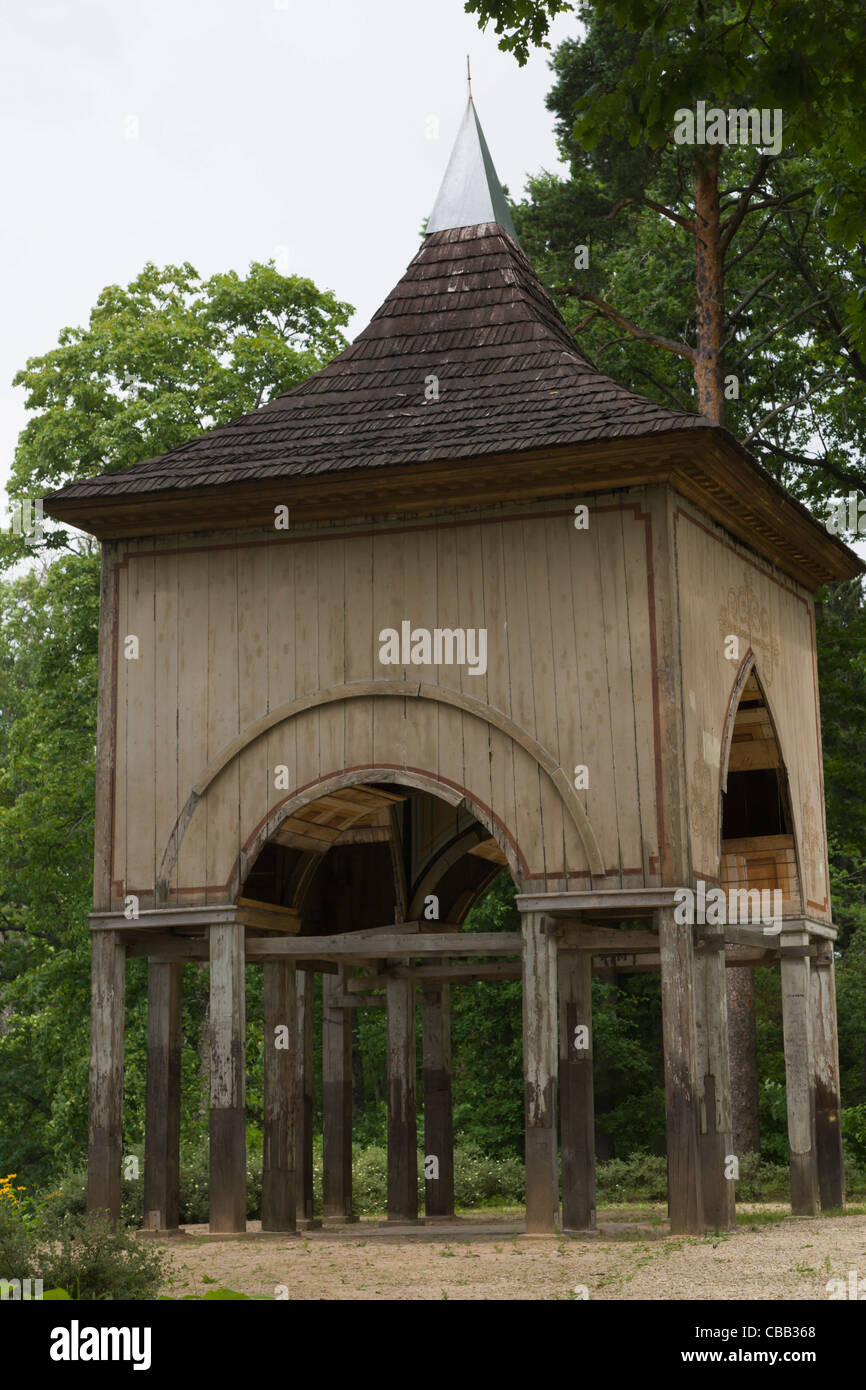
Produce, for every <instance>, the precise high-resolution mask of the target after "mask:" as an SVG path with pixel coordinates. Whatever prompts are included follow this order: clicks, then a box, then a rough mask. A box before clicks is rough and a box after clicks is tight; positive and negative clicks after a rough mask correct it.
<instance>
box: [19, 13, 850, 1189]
mask: <svg viewBox="0 0 866 1390" xmlns="http://www.w3.org/2000/svg"><path fill="white" fill-rule="evenodd" d="M564 8H568V7H567V6H565V5H563V4H561V3H559V0H550V2H549V3H547V4H543V3H530V0H525V2H524V0H518V3H493V2H492V0H491V3H487V0H469V3H468V4H467V9H469V10H470V11H473V12H476V13H477V14H478V17H479V21H480V22H482V23H492V24H493V25H495V26H496V30H497V33H499V34H501V35H502V44H503V45H504V46H506V47H508V48H510V49H511V50H512V51H513V52H514V53H515V55H516V58H517V60H518V61H520V59H521V57H525V54H526V52H527V50H528V48H529V46H531V45H534V44H538V43H541V42H543V41H544V36H545V33H546V25H547V21H548V20H549V18H550V17H551V16H552V15H555V14H556V13H557V12H558V11H561V10H562V9H564ZM782 11H784V15H782V13H781V12H782ZM578 17H579V19H580V20H581V23H582V28H578V25H577V24H575V37H574V38H573V39H570V40H567V41H566V42H565V43H563V44H561V45H560V46H559V47H558V48H557V49H556V50H555V52H554V53H553V55H552V63H551V69H552V88H551V92H550V95H549V98H548V108H549V110H550V112H551V115H552V118H553V120H554V122H555V127H556V133H557V138H558V142H559V147H560V152H561V158H562V159H563V161H564V162H565V163H566V165H567V166H568V169H569V175H568V177H555V176H551V175H549V174H547V173H544V172H540V173H539V174H538V175H537V176H535V177H533V178H532V179H530V181H529V183H528V185H527V188H526V191H525V194H524V197H523V198H522V200H521V201H519V202H515V203H512V208H513V215H514V221H515V225H516V228H517V232H518V235H519V237H520V240H521V244H522V246H523V248H524V250H525V251H526V253H527V255H528V256H529V258H530V260H531V261H532V262H533V264H534V266H535V268H536V270H537V271H538V273H539V274H540V275H541V277H542V279H543V280H544V282H545V283H546V285H547V286H548V288H549V290H550V291H551V293H552V294H553V295H554V297H555V299H556V301H557V303H558V304H559V306H560V308H561V311H562V313H563V315H564V317H565V319H566V322H567V323H568V325H569V327H570V328H572V329H573V330H574V331H575V333H576V334H577V337H578V339H579V341H580V343H581V346H582V347H583V348H584V349H585V350H586V351H587V352H588V354H589V355H590V357H591V358H592V359H593V361H594V362H595V363H596V364H597V365H598V366H599V367H600V368H601V369H602V370H604V371H605V372H607V373H609V374H610V375H612V376H613V377H614V378H615V379H616V380H618V381H620V382H622V383H623V384H625V385H627V386H630V387H632V388H633V389H635V390H637V391H639V392H641V393H642V394H644V395H646V396H649V397H651V398H652V399H655V400H657V401H659V402H662V403H665V404H673V405H676V406H678V407H680V408H683V409H697V408H698V406H699V404H700V405H701V408H703V409H704V410H713V409H715V411H716V416H715V418H719V419H723V420H725V422H726V424H727V427H728V428H729V429H730V430H731V431H732V432H733V433H734V434H735V435H737V436H738V437H739V438H740V439H742V440H744V441H746V442H747V443H748V445H749V448H750V449H751V450H752V451H753V452H754V453H755V455H756V456H757V457H758V458H759V459H760V461H761V462H762V463H763V464H764V465H765V467H766V468H768V469H769V470H770V472H771V473H773V474H774V476H776V477H777V478H779V479H780V480H781V481H783V482H784V483H785V485H786V486H787V487H788V488H789V489H790V490H791V491H792V492H793V493H794V494H795V495H796V496H798V497H799V498H800V499H801V500H802V501H803V502H804V503H805V504H806V505H807V506H809V507H810V508H811V509H812V511H813V513H814V514H815V515H816V516H818V517H819V518H821V519H825V518H827V517H830V516H832V515H834V514H835V509H836V507H837V505H838V503H839V501H840V500H841V499H844V498H847V497H848V496H851V495H853V496H854V497H855V499H860V498H864V497H866V462H864V454H863V441H864V438H866V211H864V209H866V197H864V188H866V170H864V163H866V109H864V108H866V97H864V95H863V90H862V83H861V82H860V75H861V74H862V71H863V70H864V60H866V52H864V49H866V31H864V15H863V10H862V7H861V6H860V5H859V4H855V5H851V4H850V3H846V4H844V5H837V4H834V3H832V2H831V3H828V4H824V5H821V6H820V7H817V6H815V7H812V6H809V5H800V4H797V3H792V4H789V5H787V6H783V7H777V6H776V5H774V4H773V3H771V0H765V3H763V4H761V3H755V4H751V3H732V4H727V3H726V4H722V5H718V6H714V7H713V8H712V12H711V14H710V15H709V16H708V15H707V14H706V13H705V10H704V7H703V6H702V5H700V4H698V5H695V4H692V3H673V4H661V3H631V2H630V0H618V2H617V3H615V4H614V3H607V0H604V2H603V3H596V4H593V5H582V6H580V7H578ZM698 99H705V100H707V102H708V104H709V105H712V104H714V103H715V102H718V104H719V105H721V106H724V107H729V106H732V105H736V106H744V107H747V106H758V107H767V106H769V107H771V108H777V107H778V108H779V109H781V110H783V111H784V113H785V140H784V143H783V146H782V149H781V151H780V152H779V154H778V155H768V154H766V153H761V152H760V151H758V150H756V149H754V148H751V147H743V146H728V147H726V148H724V149H723V150H721V151H718V150H717V151H716V156H717V157H716V158H715V160H714V162H713V163H712V165H711V167H710V168H709V171H708V169H707V166H706V164H704V165H700V164H699V163H698V162H697V161H696V156H695V152H694V151H693V150H688V149H685V148H683V147H680V146H676V145H675V144H674V143H673V141H672V140H671V138H670V133H671V130H672V120H671V117H672V113H673V110H674V109H675V108H677V107H683V106H694V103H695V101H696V100H698ZM707 178H709V179H710V182H711V185H712V186H711V187H710V197H711V200H712V196H713V189H714V190H715V198H716V204H717V223H718V228H719V229H720V234H719V236H718V237H717V238H716V246H715V250H716V253H717V254H716V256H715V263H714V264H713V265H711V266H709V271H711V272H712V274H713V275H714V276H715V282H714V283H715V288H716V291H717V292H716V293H715V295H714V302H716V303H718V300H719V294H721V307H720V310H719V314H717V315H715V317H714V318H713V316H710V317H708V315H707V310H706V302H705V300H704V301H702V284H703V286H704V288H705V285H706V277H705V276H704V279H703V281H702V275H701V269H702V268H701V257H700V254H699V255H698V257H697V271H698V273H697V278H696V256H695V222H696V219H697V220H699V219H700V216H701V207H702V206H704V205H705V204H702V202H701V200H702V199H704V200H705V199H706V197H707V186H706V184H707ZM713 181H714V182H713ZM730 228H732V229H733V230H731V232H730V235H729V236H728V235H727V230H728V229H730ZM578 246H585V247H586V248H587V250H588V256H587V257H586V258H583V259H584V260H585V261H586V263H585V264H581V266H580V268H578V265H577V261H579V260H580V259H581V258H579V257H576V255H575V248H576V247H578ZM703 270H704V272H706V271H707V266H706V265H705V266H704V267H703ZM350 314H351V307H350V305H349V304H347V303H344V302H342V301H340V300H338V299H336V298H335V296H334V295H333V294H331V293H330V292H328V291H321V290H319V289H318V288H317V287H316V286H315V285H314V284H312V283H311V282H310V281H309V280H305V279H303V278H301V277H297V276H291V275H283V274H280V273H279V272H278V271H277V269H276V267H275V266H274V264H273V263H270V264H266V265H263V264H258V263H253V264H252V265H251V266H250V268H249V270H248V272H247V273H246V274H245V275H240V274H238V273H237V272H234V271H230V272H227V273H226V274H223V275H218V276H214V277H212V278H210V279H209V280H206V281H203V280H202V279H201V278H200V277H199V276H198V274H197V273H196V271H195V270H194V268H193V267H192V266H191V265H189V264H184V265H180V266H164V267H157V266H155V265H150V264H149V265H147V266H145V267H144V269H143V270H142V272H141V274H140V275H139V276H138V277H137V278H136V279H135V280H134V281H133V282H132V283H131V284H130V285H128V286H126V287H120V286H117V285H112V286H109V287H107V288H106V289H105V290H104V291H103V292H102V294H101V295H100V296H99V299H98V302H97V304H96V306H95V307H94V309H93V311H92V314H91V317H90V321H89V323H88V324H87V326H86V327H84V328H78V329H72V328H70V329H65V330H64V331H63V332H62V333H61V335H60V339H59V342H58V344H57V346H56V347H54V348H52V349H50V350H48V351H46V352H45V353H44V354H43V355H41V356H39V357H36V358H32V359H30V360H29V361H28V362H27V364H26V365H25V367H24V368H22V370H21V371H20V372H19V374H18V376H17V378H16V384H18V385H20V386H21V387H22V389H23V390H24V392H25V393H26V402H27V408H28V411H29V412H30V415H29V419H28V423H27V425H26V427H25V429H24V430H23V431H22V433H21V436H20V439H19V443H18V448H17V451H16V457H15V463H14V468H13V473H12V480H11V483H10V487H9V494H10V499H11V500H12V501H13V503H14V502H15V501H18V502H25V501H26V499H30V500H31V502H32V501H33V500H35V499H36V498H38V497H40V496H41V495H43V494H44V493H46V492H48V491H50V490H52V489H53V488H56V487H59V486H61V485H62V484H63V483H64V482H67V481H69V480H71V479H77V478H85V477H88V476H92V475H93V474H95V473H100V472H103V471H106V470H113V469H118V468H124V467H127V466H129V465H130V464H132V463H135V462H137V461H138V460H139V459H144V458H150V457H153V456H155V455H158V454H160V453H162V452H164V451H165V450H167V449H169V448H171V447H173V446H174V445H176V444H179V443H181V442H183V441H184V440H186V439H188V438H189V437H191V436H192V435H195V434H198V433H201V432H203V431H204V430H206V429H208V428H210V427H212V426H213V425H216V424H221V423H224V422H226V421H227V420H230V419H233V418H235V417H236V416H238V415H240V414H242V413H243V412H244V411H247V410H251V409H253V408H255V407H256V406H257V405H259V404H261V403H263V402H265V401H267V400H269V399H271V398H272V397H273V396H274V395H277V394H279V393H280V392H281V391H285V390H287V389H289V388H290V387H292V386H293V385H296V384H297V383H298V382H300V381H302V380H304V379H305V378H306V377H307V376H308V375H309V374H310V373H311V372H313V371H315V370H317V369H318V368H319V367H320V366H322V365H324V364H325V363H326V362H327V361H328V360H330V358H332V357H333V356H334V355H335V353H337V352H338V351H340V350H341V348H342V347H343V346H345V338H344V335H343V333H342V329H343V328H344V327H345V325H346V324H347V323H348V320H349V317H350ZM719 315H720V316H719ZM711 319H712V321H710V320H711ZM857 515H858V514H857V511H856V503H855V510H854V512H853V520H854V529H852V527H851V525H850V524H849V523H850V521H851V519H852V518H851V517H849V516H848V515H847V513H846V518H845V520H844V521H839V522H837V523H835V524H836V526H837V530H838V531H839V533H840V534H842V535H843V536H844V537H845V538H847V539H848V540H857V538H858V536H857V532H856V525H857ZM863 527H864V529H866V518H864V519H863ZM0 561H2V564H3V567H4V569H5V571H6V572H7V575H8V577H7V578H6V579H5V580H3V581H2V583H0V1173H4V1172H10V1171H13V1172H16V1173H18V1174H26V1177H27V1182H28V1184H29V1185H30V1186H31V1187H45V1186H46V1185H51V1184H55V1183H57V1182H59V1181H60V1180H61V1179H63V1177H64V1175H68V1174H69V1173H70V1172H76V1171H80V1170H81V1168H82V1165H83V1163H84V1160H85V1156H86V1148H87V1073H88V1052H89V983H90V949H89V948H90V943H89V936H88V930H87V914H88V911H89V910H90V905H91V887H92V882H91V870H92V846H93V789H94V765H95V760H94V744H95V737H96V732H95V721H96V631H97V614H98V604H99V575H98V553H97V547H95V546H94V545H93V544H92V543H91V542H89V541H88V540H87V539H86V538H82V537H80V536H77V535H72V534H69V533H67V532H65V531H64V530H63V529H62V528H58V527H48V526H46V534H45V539H44V541H43V542H42V543H41V544H40V545H39V546H38V547H34V546H33V545H32V544H30V542H29V539H28V537H26V536H24V537H21V536H16V535H15V534H13V533H12V532H11V531H8V530H7V531H6V532H4V533H3V535H2V538H0ZM818 613H819V623H818V628H817V631H818V648H819V676H820V693H821V713H822V734H823V744H824V768H825V793H826V804H827V822H828V832H829V844H830V867H831V882H832V894H833V912H834V920H835V922H836V924H837V926H838V927H839V940H838V942H837V990H838V1015H839V1047H840V1065H841V1081H842V1102H843V1133H844V1138H845V1144H846V1151H847V1153H848V1156H849V1158H850V1159H851V1160H854V1161H858V1162H860V1163H866V599H864V590H863V585H862V583H861V581H859V580H858V581H853V582H851V583H850V584H847V585H842V586H837V587H836V588H835V589H833V590H829V589H827V590H825V591H823V592H822V593H821V594H820V595H819V608H818ZM467 925H468V926H469V928H470V929H474V930H514V929H516V928H517V926H518V916H517V913H516V909H515V906H514V895H513V889H512V887H511V884H510V881H509V880H508V878H507V876H503V877H501V878H500V879H499V880H497V882H496V883H495V884H494V886H493V888H492V889H491V890H490V891H489V892H488V894H487V895H486V897H485V898H484V899H483V900H482V902H481V903H480V904H479V905H478V906H477V907H476V908H475V909H474V910H473V912H472V914H471V916H470V919H469V922H468V924H467ZM756 991H757V1013H758V1065H759V1075H760V1087H759V1098H760V1125H761V1152H762V1156H763V1157H764V1158H765V1159H766V1160H769V1161H771V1162H773V1161H775V1162H784V1161H785V1160H786V1157H787V1142H786V1131H785V1092H784V1060H783V1051H782V1034H781V999H780V994H779V987H778V974H777V972H775V971H772V970H769V969H767V970H763V969H759V970H757V971H756ZM593 1006H594V1041H595V1087H596V1115H597V1134H598V1151H599V1156H600V1157H602V1158H612V1159H628V1158H630V1157H631V1156H633V1155H635V1154H643V1153H647V1154H661V1153H663V1151H664V1138H663V1136H664V1092H663V1064H662V1054H661V1020H660V1009H661V1005H660V994H659V981H658V978H657V976H654V975H635V976H621V977H618V978H610V977H606V978H605V980H604V981H602V980H601V979H599V978H596V979H594V982H593ZM319 1007H320V1003H319ZM247 1009H248V1019H247V1038H248V1078H247V1106H248V1115H249V1123H250V1131H251V1140H252V1141H253V1142H254V1141H255V1136H256V1130H257V1126H258V1123H259V1121H260V1116H261V1101H262V1090H261V1087H262V1081H261V1071H262V1065H261V1064H262V1056H261V1047H262V1038H261V977H260V972H259V971H257V970H255V969H250V970H249V971H248V980H247ZM145 1024H146V962H145V961H143V960H134V961H131V962H130V964H129V968H128V1002H127V1025H126V1056H127V1063H126V1081H125V1085H126V1090H125V1098H124V1146H125V1148H126V1149H127V1150H128V1151H130V1152H132V1151H139V1150H140V1146H141V1144H142V1142H143V1124H144V1094H145V1061H146V1051H145V1041H146V1029H145ZM354 1026H355V1035H354V1047H353V1071H354V1102H355V1139H356V1142H357V1143H358V1145H359V1146H360V1147H361V1148H364V1147H377V1148H378V1147H380V1146H381V1145H382V1143H383V1142H384V1135H385V1101H384V1097H385V1077H384V1055H385V1036H384V1017H383V1015H382V1013H381V1011H378V1010H365V1011H357V1012H356V1014H355V1025H354ZM452 1027H453V1054H454V1116H455V1128H456V1131H457V1134H458V1138H459V1142H462V1143H464V1144H469V1145H470V1146H473V1147H474V1148H475V1150H476V1151H483V1152H484V1153H485V1154H486V1155H489V1156H490V1157H491V1159H494V1160H500V1161H505V1160H508V1159H511V1158H514V1157H516V1156H519V1155H520V1154H521V1153H522V1142H523V1114H522V1109H523V1087H522V1071H521V1009H520V985H519V983H509V982H504V983H501V984H481V985H474V986H470V987H464V988H455V989H454V990H453V992H452ZM206 1037H207V972H206V970H205V969H203V968H200V967H196V966H193V965H188V966H186V967H185V971H184V1005H183V1056H182V1077H183V1080H182V1135H183V1142H184V1146H185V1148H186V1149H187V1150H188V1151H189V1152H191V1153H192V1152H195V1153H197V1154H199V1155H200V1154H201V1152H202V1150H203V1146H204V1145H205V1144H206V1132H207V1104H206V1070H205V1064H204V1061H203V1059H204V1058H205V1057H206ZM419 1062H420V1048H419ZM316 1066H317V1070H318V1071H319V1072H320V1068H321V1056H320V1053H319V1054H318V1055H317V1058H316ZM419 1093H420V1090H419ZM319 1095H320V1090H319V1089H318V1088H317V1098H318V1096H319ZM318 1103H319V1102H318V1099H317V1105H318ZM317 1118H319V1119H320V1116H318V1117H317Z"/></svg>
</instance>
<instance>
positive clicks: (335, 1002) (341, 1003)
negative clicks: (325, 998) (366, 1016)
mask: <svg viewBox="0 0 866 1390" xmlns="http://www.w3.org/2000/svg"><path fill="white" fill-rule="evenodd" d="M383 989H384V985H383ZM330 1004H331V1007H332V1008H334V1009H384V1008H386V1006H387V1000H386V998H385V995H384V993H383V994H334V995H332V996H331V999H330Z"/></svg>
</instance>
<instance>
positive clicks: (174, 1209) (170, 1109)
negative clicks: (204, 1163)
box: [144, 960, 183, 1230]
mask: <svg viewBox="0 0 866 1390" xmlns="http://www.w3.org/2000/svg"><path fill="white" fill-rule="evenodd" d="M182 985H183V964H182V963H181V964H168V963H167V962H163V961H155V960H151V961H149V962H148V968H147V1093H146V1104H145V1141H144V1210H145V1212H146V1213H147V1215H148V1218H150V1214H151V1213H152V1212H158V1213H159V1218H158V1222H157V1227H158V1229H161V1230H175V1229H176V1227H177V1225H178V1221H179V1217H180V1201H179V1184H180V1054H181V1003H182Z"/></svg>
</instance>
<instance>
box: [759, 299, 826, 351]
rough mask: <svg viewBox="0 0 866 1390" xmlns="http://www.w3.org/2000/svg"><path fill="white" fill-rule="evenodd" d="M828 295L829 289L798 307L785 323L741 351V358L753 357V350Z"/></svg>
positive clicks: (806, 312) (822, 301)
mask: <svg viewBox="0 0 866 1390" xmlns="http://www.w3.org/2000/svg"><path fill="white" fill-rule="evenodd" d="M828 297H829V290H827V291H825V293H824V294H822V295H820V296H819V298H818V299H813V300H812V301H811V303H810V304H806V305H804V306H803V308H802V309H798V310H797V312H796V314H792V315H791V317H790V318H787V319H785V321H784V323H779V324H777V325H776V327H775V328H771V329H770V332H769V333H765V334H764V336H763V338H759V339H758V341H757V342H756V343H753V344H752V346H751V347H747V348H746V349H745V351H744V352H743V353H741V355H740V359H739V360H740V361H744V360H745V359H746V358H747V357H751V355H752V353H753V352H757V350H758V348H759V347H763V346H764V343H767V342H769V341H770V339H771V338H775V336H776V334H777V333H781V332H782V329H783V328H787V327H788V326H789V324H792V323H794V322H795V321H796V320H797V319H801V318H802V317H803V315H804V314H808V312H809V310H810V309H814V308H815V306H816V304H823V303H824V301H825V300H826V299H827V298H828Z"/></svg>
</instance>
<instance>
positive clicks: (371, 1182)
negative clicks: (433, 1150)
mask: <svg viewBox="0 0 866 1390" xmlns="http://www.w3.org/2000/svg"><path fill="white" fill-rule="evenodd" d="M316 1159H317V1162H316V1161H315V1160H314V1173H315V1170H316V1168H318V1174H319V1183H321V1155H317V1156H316ZM421 1163H422V1169H423V1159H422V1160H421ZM422 1191H423V1187H422ZM352 1201H353V1205H354V1208H355V1211H356V1213H357V1215H358V1216H372V1215H373V1214H374V1213H376V1212H383V1211H385V1209H386V1207H387V1205H388V1154H387V1150H385V1149H383V1148H382V1147H381V1146H380V1145H378V1144H376V1145H373V1146H371V1147H370V1148H369V1149H361V1148H355V1149H354V1150H353V1153H352Z"/></svg>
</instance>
